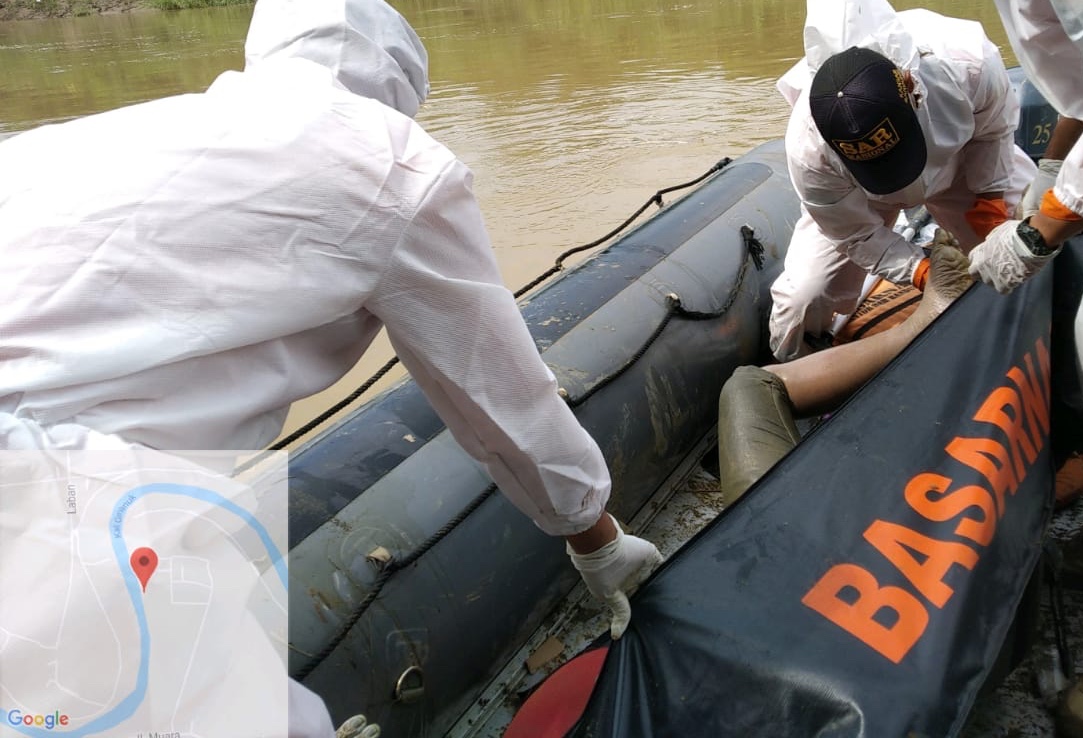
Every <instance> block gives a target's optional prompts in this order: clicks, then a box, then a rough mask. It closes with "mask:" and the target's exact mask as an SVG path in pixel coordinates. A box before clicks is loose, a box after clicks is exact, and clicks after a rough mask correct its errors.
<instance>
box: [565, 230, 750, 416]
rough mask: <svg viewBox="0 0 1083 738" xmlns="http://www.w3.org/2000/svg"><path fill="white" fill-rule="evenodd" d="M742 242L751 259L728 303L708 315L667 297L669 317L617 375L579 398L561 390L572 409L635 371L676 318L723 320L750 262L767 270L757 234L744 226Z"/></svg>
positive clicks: (675, 296)
mask: <svg viewBox="0 0 1083 738" xmlns="http://www.w3.org/2000/svg"><path fill="white" fill-rule="evenodd" d="M741 240H742V242H743V243H744V247H745V249H746V250H747V251H748V256H749V258H746V259H745V260H744V261H743V262H742V263H741V270H740V271H739V272H738V273H737V281H736V282H734V284H733V289H731V290H730V293H729V295H728V296H727V298H726V302H725V303H724V304H723V305H722V307H720V308H719V309H718V310H715V311H713V312H709V313H704V312H698V311H696V310H689V309H687V308H686V307H684V305H682V304H681V297H680V295H678V294H677V293H675V292H670V293H669V294H668V295H666V308H667V310H666V315H665V317H664V318H662V322H661V323H659V324H658V327H657V328H655V329H654V331H653V332H652V333H651V335H650V337H648V338H647V340H646V341H644V343H643V345H642V346H640V347H639V349H638V350H637V351H636V352H635V353H634V354H632V356H631V357H630V358H629V359H628V361H626V362H625V363H624V365H623V366H621V367H620V368H619V369H617V370H616V371H615V372H613V373H612V374H610V375H609V376H608V377H606V378H605V379H603V380H602V381H601V382H598V383H597V384H595V385H594V386H593V387H591V388H590V389H589V390H588V391H586V392H584V393H583V394H582V395H580V396H579V397H569V396H568V393H567V391H566V390H563V389H562V390H561V396H562V397H563V398H564V400H565V401H566V402H567V403H568V406H569V407H578V406H579V405H582V404H583V403H584V402H586V401H587V400H588V399H589V398H590V397H591V396H592V395H594V394H595V393H597V392H599V391H600V390H602V389H603V388H605V387H607V386H608V385H609V384H610V383H612V382H613V381H614V380H616V379H617V378H618V377H619V376H621V375H622V374H624V373H625V372H626V371H628V370H629V369H631V368H632V367H633V366H634V365H635V363H636V362H637V361H639V360H640V359H641V358H643V355H644V354H645V353H647V349H649V348H650V347H651V345H652V344H653V343H654V342H655V341H656V340H657V339H658V336H660V335H662V331H664V330H665V328H666V326H667V325H669V322H670V321H671V320H673V319H674V318H683V319H684V320H714V319H716V318H721V317H722V316H723V315H725V314H726V313H727V312H729V309H730V308H731V307H733V303H734V302H736V301H737V295H738V294H739V293H740V291H741V286H742V285H743V284H744V281H745V274H747V273H748V263H749V261H750V260H751V261H752V263H753V264H755V265H756V270H757V271H762V270H763V253H764V249H763V244H762V243H760V240H759V239H758V238H756V234H755V232H754V231H753V230H752V229H751V228H750V227H749V226H747V225H743V226H741Z"/></svg>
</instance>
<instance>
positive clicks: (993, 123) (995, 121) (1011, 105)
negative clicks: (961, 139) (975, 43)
mask: <svg viewBox="0 0 1083 738" xmlns="http://www.w3.org/2000/svg"><path fill="white" fill-rule="evenodd" d="M983 50H984V59H983V61H982V63H981V64H980V66H975V65H973V64H964V65H961V67H962V68H963V69H964V70H965V72H964V73H965V74H966V78H967V80H968V82H969V84H968V85H967V86H966V89H969V91H970V92H971V100H972V102H973V108H974V133H973V134H972V135H971V137H970V140H969V141H968V142H967V143H966V145H964V146H963V151H962V155H963V161H962V164H961V166H962V168H963V169H964V173H965V175H966V182H967V185H968V186H969V187H970V189H971V190H972V191H973V192H974V193H975V194H982V193H987V192H988V193H1003V192H1006V191H1007V190H1008V189H1009V187H1010V186H1011V180H1012V170H1013V168H1014V165H1013V160H1014V156H1015V129H1016V128H1017V127H1018V125H1019V101H1018V98H1017V97H1016V95H1015V93H1014V92H1013V90H1012V85H1011V80H1010V79H1009V78H1008V74H1007V70H1006V69H1005V67H1004V61H1003V60H1002V59H1001V57H1000V51H999V50H998V49H997V47H996V45H995V44H993V42H992V41H989V40H988V39H984V43H983Z"/></svg>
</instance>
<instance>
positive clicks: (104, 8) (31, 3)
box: [0, 0, 147, 21]
mask: <svg viewBox="0 0 1083 738" xmlns="http://www.w3.org/2000/svg"><path fill="white" fill-rule="evenodd" d="M146 9H147V6H146V5H144V4H143V2H142V1H141V0H0V21H9V20H31V19H34V18H63V17H65V16H74V15H101V14H105V13H127V12H130V11H133V10H146Z"/></svg>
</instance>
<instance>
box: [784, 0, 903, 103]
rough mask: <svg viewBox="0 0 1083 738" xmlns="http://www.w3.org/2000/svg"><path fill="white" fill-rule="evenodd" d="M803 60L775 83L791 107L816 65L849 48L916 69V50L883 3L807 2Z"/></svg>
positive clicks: (867, 0)
mask: <svg viewBox="0 0 1083 738" xmlns="http://www.w3.org/2000/svg"><path fill="white" fill-rule="evenodd" d="M804 42H805V58H804V59H802V60H800V61H799V62H797V64H795V65H794V66H793V67H792V68H791V69H790V70H789V71H788V72H786V74H785V75H783V76H782V78H781V79H780V80H779V81H778V90H779V92H781V93H782V96H783V97H785V98H786V100H787V101H788V102H789V103H790V105H793V103H794V101H795V100H796V99H797V96H798V95H799V94H800V92H801V90H802V89H804V88H805V87H806V86H807V85H808V83H809V81H810V80H811V79H812V77H813V75H815V74H816V70H818V69H819V68H820V65H822V64H823V63H824V61H826V60H827V59H828V57H830V56H833V55H834V54H837V53H839V52H840V51H845V50H846V49H848V48H850V47H851V46H858V47H861V48H863V49H871V50H873V51H876V52H879V53H880V54H882V55H883V56H886V57H887V58H888V59H890V60H891V61H892V62H894V64H895V66H897V67H898V68H899V69H904V70H906V69H909V70H914V69H916V68H917V66H918V56H919V52H918V48H917V45H916V44H915V43H914V39H913V37H912V36H911V35H910V32H909V31H907V30H906V28H905V27H904V25H903V23H902V22H901V21H900V20H899V16H898V14H897V13H896V12H895V9H894V8H893V7H891V5H890V4H889V3H888V2H887V0H833V1H832V2H823V1H822V0H809V2H808V10H807V14H806V16H805V30H804Z"/></svg>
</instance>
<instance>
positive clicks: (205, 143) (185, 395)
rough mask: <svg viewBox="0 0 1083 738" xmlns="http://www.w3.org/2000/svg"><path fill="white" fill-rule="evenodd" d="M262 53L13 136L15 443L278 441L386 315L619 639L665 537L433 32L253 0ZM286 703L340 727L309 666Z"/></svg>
mask: <svg viewBox="0 0 1083 738" xmlns="http://www.w3.org/2000/svg"><path fill="white" fill-rule="evenodd" d="M245 50H246V66H245V70H244V71H243V72H226V73H224V74H222V75H221V76H220V77H219V78H218V79H217V80H215V82H214V83H213V84H212V85H211V86H210V88H208V89H207V91H206V92H204V93H202V94H193V95H180V96H176V97H171V98H166V99H162V100H157V101H154V102H149V103H145V104H140V105H133V106H130V107H125V108H121V109H118V110H113V111H110V112H106V113H103V114H99V115H93V116H89V117H85V118H82V119H79V120H74V121H71V122H67V123H63V124H60V125H51V126H44V127H41V128H38V129H36V130H32V131H29V132H26V133H22V134H20V135H17V136H15V137H13V138H10V139H8V140H6V141H4V142H3V143H0V282H2V283H3V285H4V295H5V308H4V310H2V311H0V449H36V448H62V449H108V448H114V447H118V446H119V447H131V446H137V445H143V446H148V447H152V448H157V449H167V450H183V449H215V448H222V449H260V448H263V447H265V446H266V445H267V444H269V443H270V442H272V441H273V440H274V439H275V438H276V436H277V435H278V433H279V432H280V431H281V429H282V426H283V421H284V419H285V417H286V412H287V409H288V408H289V406H290V404H291V403H292V402H294V401H295V400H298V399H300V398H303V397H307V396H309V395H312V394H313V393H315V392H318V391H320V390H322V389H324V388H326V387H328V386H329V385H331V384H332V383H333V382H335V381H336V380H338V379H339V378H340V377H342V376H343V375H344V374H345V373H346V372H347V371H348V370H349V369H350V368H351V367H353V365H354V364H355V363H356V362H357V360H358V359H359V358H360V356H361V355H362V353H364V351H365V349H366V348H367V347H368V345H369V343H370V341H371V340H372V338H373V337H374V335H375V334H376V333H377V331H378V330H379V329H380V327H381V325H382V326H385V327H386V328H387V331H388V334H389V336H390V339H391V342H392V344H393V346H394V348H395V351H396V352H397V355H398V356H399V358H400V359H401V360H402V362H403V364H404V365H405V366H406V368H407V369H408V370H409V371H410V373H411V375H412V376H413V378H414V379H415V380H416V381H417V382H418V384H419V385H420V387H421V388H422V389H423V391H424V392H425V394H426V396H427V397H428V399H429V400H430V402H431V403H432V405H433V407H434V408H435V409H436V411H437V412H438V413H439V415H440V417H441V418H442V419H443V420H444V421H445V422H446V423H447V425H448V427H449V428H450V430H451V432H452V433H453V434H454V436H455V438H456V439H457V440H458V441H459V443H460V444H461V445H462V446H463V448H464V449H466V450H467V451H468V452H469V453H470V454H471V455H473V456H474V457H475V458H476V459H478V460H479V461H480V462H481V463H483V464H484V465H485V468H486V469H487V470H488V472H489V473H490V475H491V476H492V478H493V479H494V480H495V481H496V482H497V484H498V485H499V487H500V489H501V490H502V491H503V493H504V494H506V495H507V496H508V497H509V498H510V499H511V501H512V502H513V503H514V504H515V505H516V506H517V507H518V508H519V509H520V510H522V511H523V512H524V513H525V514H526V515H528V516H530V517H531V518H532V519H533V520H534V521H535V522H536V524H537V525H538V526H539V527H540V528H541V529H542V530H544V531H545V532H546V533H549V534H550V535H553V536H562V537H564V538H565V539H566V541H567V546H568V552H569V554H570V556H571V558H572V561H573V562H574V565H575V566H576V568H577V569H578V570H579V571H580V572H581V574H582V577H583V579H584V580H585V582H586V585H587V587H588V588H589V589H590V591H591V592H592V593H594V594H595V595H596V596H598V597H600V598H601V599H603V600H604V601H605V602H606V603H607V604H608V605H609V607H610V608H611V610H612V634H613V635H614V637H619V636H620V634H621V633H622V632H623V630H624V628H625V627H626V626H627V624H628V621H629V617H630V610H629V607H628V600H627V596H626V594H625V593H626V591H628V590H629V589H630V588H631V587H633V586H635V585H636V584H637V583H638V582H639V581H640V580H641V579H642V578H644V577H645V576H646V575H647V574H648V573H649V572H650V571H651V569H652V568H653V567H655V566H656V565H657V564H658V563H660V561H661V557H660V555H659V553H658V550H657V549H656V548H655V546H654V545H653V544H651V543H649V542H648V541H645V540H643V539H640V538H636V537H634V536H630V535H625V534H624V533H622V532H621V530H620V528H619V527H618V526H617V525H616V524H615V521H614V520H613V519H612V517H611V516H609V515H608V514H607V513H606V512H605V504H606V501H607V499H608V497H609V492H610V477H609V472H608V469H607V467H606V464H605V460H604V458H603V457H602V454H601V453H600V450H599V448H598V446H597V444H596V443H595V441H594V440H593V439H592V438H591V437H590V436H589V435H588V434H587V432H586V431H585V430H584V429H583V428H582V427H581V426H580V425H579V423H578V421H577V420H576V418H575V416H574V415H573V414H572V412H571V411H570V410H569V408H568V407H567V405H566V404H565V403H564V401H563V400H562V399H561V398H560V397H559V396H558V394H557V385H556V380H555V378H554V376H553V374H552V373H551V372H550V370H549V369H548V367H546V365H545V364H544V363H543V362H542V360H541V358H540V357H539V354H538V351H537V348H536V347H535V345H534V342H533V340H532V338H531V337H530V334H529V332H528V331H527V328H526V325H525V323H524V322H523V320H522V317H521V314H520V312H519V309H518V306H517V305H516V303H515V300H514V298H513V296H512V294H511V293H510V292H509V291H508V289H506V288H505V287H504V285H503V283H502V280H501V276H500V273H499V271H498V269H497V264H496V261H495V258H494V255H493V253H492V250H491V247H490V243H489V239H488V236H487V234H486V231H485V228H484V225H483V222H482V216H481V213H480V211H479V207H478V204H477V202H476V200H475V197H474V194H473V192H472V190H471V179H472V175H471V173H470V171H469V170H468V169H467V167H466V166H465V165H464V164H463V163H462V162H460V161H458V160H457V159H456V158H455V156H454V155H453V154H452V153H451V152H450V151H448V150H447V149H446V148H445V147H443V146H442V145H440V144H439V143H437V142H436V141H434V140H433V139H432V138H430V137H429V136H428V135H427V134H426V133H425V132H424V130H422V128H421V127H420V126H419V125H418V124H417V123H415V122H414V121H413V120H412V118H411V116H412V115H413V114H414V113H416V111H417V110H418V107H419V105H420V104H421V102H422V101H423V100H424V99H425V96H426V94H427V92H428V72H427V62H428V60H427V55H426V52H425V49H424V47H423V46H422V44H421V42H420V40H419V39H418V37H417V35H416V34H415V33H414V31H413V30H412V29H411V28H410V26H409V25H408V24H407V22H406V21H405V19H403V18H402V17H401V16H400V15H399V14H398V13H397V12H396V11H394V10H393V9H392V8H391V7H390V6H388V5H387V4H385V3H383V2H382V1H381V0H258V2H257V4H256V6H255V10H254V15H253V18H252V25H251V28H250V30H249V35H248V39H247V42H246V47H245ZM291 706H292V707H294V709H293V710H291V713H290V721H291V728H290V735H291V736H294V735H297V736H328V735H331V734H333V733H334V730H333V728H332V726H331V721H330V717H329V715H328V713H327V710H326V708H325V707H324V705H323V703H322V700H320V699H319V698H318V697H316V696H315V695H313V694H312V693H311V692H308V691H307V690H305V689H304V688H303V687H300V685H297V684H292V685H291ZM361 707H362V708H363V706H361ZM370 727H371V726H370Z"/></svg>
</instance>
